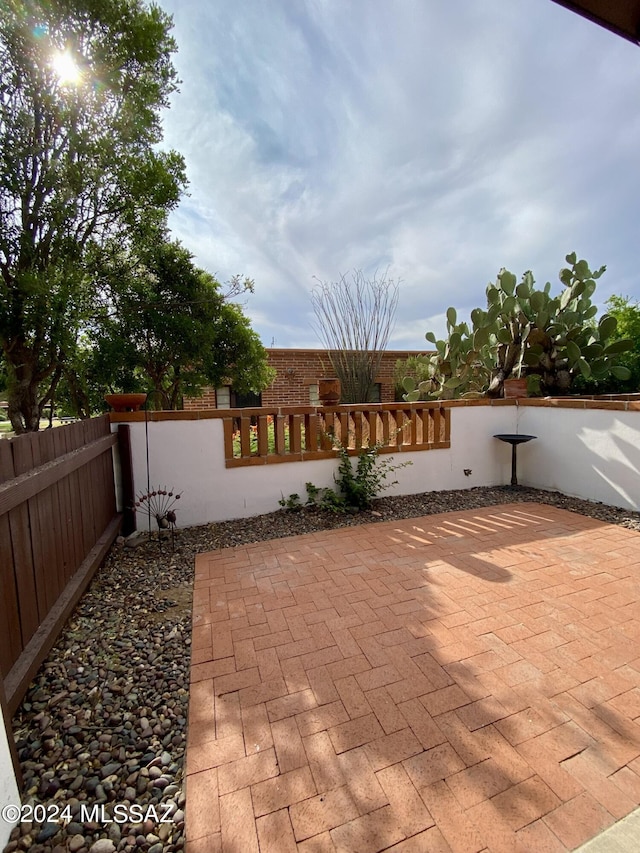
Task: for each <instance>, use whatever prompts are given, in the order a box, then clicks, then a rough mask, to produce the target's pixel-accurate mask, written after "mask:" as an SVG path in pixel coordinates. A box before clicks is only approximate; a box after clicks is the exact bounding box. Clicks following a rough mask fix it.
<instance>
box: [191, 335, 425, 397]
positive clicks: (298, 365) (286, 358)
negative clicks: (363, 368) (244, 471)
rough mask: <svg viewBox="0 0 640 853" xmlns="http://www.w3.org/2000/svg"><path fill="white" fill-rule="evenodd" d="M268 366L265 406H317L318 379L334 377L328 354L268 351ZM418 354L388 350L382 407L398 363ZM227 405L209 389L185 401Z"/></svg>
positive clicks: (392, 387)
mask: <svg viewBox="0 0 640 853" xmlns="http://www.w3.org/2000/svg"><path fill="white" fill-rule="evenodd" d="M267 354H268V357H269V364H270V366H271V367H274V368H275V369H276V371H277V375H276V378H275V380H274V382H273V384H272V385H271V386H270V387H269V388H267V389H265V390H264V391H263V392H262V405H263V406H308V405H310V404H311V405H314V404H315V403H316V402H317V383H318V379H326V378H329V377H332V376H333V375H334V370H333V368H332V367H331V363H330V361H329V356H328V354H327V350H324V349H267ZM418 354H419V351H418V350H386V351H385V352H384V354H383V356H382V362H381V364H380V370H379V372H378V376H377V377H376V381H377V382H379V383H380V385H381V388H380V391H381V395H380V402H381V403H393V402H394V400H395V382H394V372H395V367H396V362H397V361H398V359H405V358H408V357H409V356H411V355H418ZM224 405H225V402H224V401H223V400H217V398H216V392H215V391H214V389H212V388H207V389H206V390H205V392H204V394H203V395H202V397H198V398H185V400H184V408H185V409H215V408H217V407H218V406H220V408H222V407H223V406H224ZM226 405H228V403H226Z"/></svg>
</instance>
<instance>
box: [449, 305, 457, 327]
mask: <svg viewBox="0 0 640 853" xmlns="http://www.w3.org/2000/svg"><path fill="white" fill-rule="evenodd" d="M457 319H458V315H457V313H456V309H455V308H447V322H448V323H449V325H451V326H455V324H456V320H457Z"/></svg>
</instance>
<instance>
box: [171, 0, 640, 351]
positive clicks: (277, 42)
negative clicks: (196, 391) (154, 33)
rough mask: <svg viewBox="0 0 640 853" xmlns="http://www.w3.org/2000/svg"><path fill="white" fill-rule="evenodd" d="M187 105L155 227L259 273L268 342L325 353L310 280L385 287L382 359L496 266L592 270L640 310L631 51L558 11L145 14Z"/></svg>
mask: <svg viewBox="0 0 640 853" xmlns="http://www.w3.org/2000/svg"><path fill="white" fill-rule="evenodd" d="M159 4H160V5H161V7H162V8H163V9H165V11H167V12H169V13H170V14H171V15H173V18H174V30H173V35H174V37H175V39H176V41H177V43H178V47H179V50H178V54H177V55H176V57H175V64H176V67H177V69H178V73H179V76H180V78H181V80H182V84H181V86H180V92H179V93H177V94H176V95H175V96H174V98H173V101H172V107H171V109H170V110H169V111H167V112H166V113H165V115H164V128H165V140H164V147H172V148H176V149H177V150H178V151H180V152H181V153H182V154H183V155H184V157H185V158H186V163H187V172H188V177H189V181H190V186H189V196H188V197H185V198H184V199H183V201H182V203H181V205H180V208H179V210H178V211H177V212H175V213H174V214H172V216H171V219H170V225H171V228H172V232H173V235H174V236H175V237H177V238H178V239H180V240H181V241H182V242H183V243H184V245H185V246H186V247H187V248H188V249H190V251H191V252H193V254H194V256H195V259H196V263H198V265H200V266H202V267H204V268H206V269H208V270H209V271H210V272H212V273H214V274H216V275H217V276H218V278H219V279H220V280H221V281H225V280H228V279H229V278H230V277H231V276H232V275H233V274H235V273H240V274H242V275H248V276H250V277H251V278H253V279H255V284H256V289H255V294H254V295H252V296H249V297H248V299H247V301H246V304H245V311H246V313H247V314H248V315H249V316H250V317H251V320H252V322H253V325H254V328H255V329H256V331H257V332H258V333H259V334H260V337H261V339H262V341H263V343H264V344H265V345H266V346H271V345H274V346H278V347H288V346H292V347H294V346H295V347H314V346H318V345H319V341H318V338H317V337H316V335H315V333H314V331H313V328H312V324H313V313H312V309H311V303H310V298H309V293H310V290H311V288H312V287H313V285H314V276H315V277H317V278H319V279H321V280H325V281H333V280H337V279H338V278H339V277H340V275H341V274H343V273H349V272H350V271H351V270H353V269H354V268H359V269H363V270H364V271H365V273H367V274H369V275H372V274H373V273H374V272H375V271H376V269H377V270H379V271H384V270H386V269H387V268H388V270H389V272H388V274H389V276H390V277H392V278H394V279H400V280H401V285H400V298H399V303H398V310H397V320H396V326H395V330H394V333H393V335H392V338H391V341H390V347H392V348H396V349H404V348H407V349H422V348H426V347H427V344H426V341H425V339H424V334H425V332H427V331H429V330H433V331H435V332H436V334H438V335H442V334H444V330H445V320H444V312H445V311H446V308H447V307H448V306H449V305H454V306H455V307H456V308H457V309H458V312H459V313H462V314H463V315H466V316H468V313H469V311H470V310H471V309H472V308H473V307H475V306H478V305H480V306H483V305H484V291H485V287H486V285H487V283H488V282H489V281H492V280H494V279H495V276H496V274H497V272H498V270H499V269H500V268H501V267H503V266H505V267H507V268H508V269H511V270H512V271H513V272H514V273H516V274H517V275H518V276H520V274H521V273H522V272H524V271H525V270H527V269H531V270H533V273H534V275H535V278H536V281H537V282H538V283H539V284H541V285H542V284H544V282H546V281H547V280H550V281H551V282H552V283H553V284H554V290H555V289H556V285H557V288H558V289H559V288H560V287H561V285H560V283H559V282H558V279H557V275H558V271H559V269H560V267H561V266H562V265H563V263H564V257H565V255H566V254H567V253H568V252H571V251H574V250H575V251H576V252H577V253H578V255H579V256H580V257H584V258H586V259H587V261H589V262H590V264H591V266H592V268H596V267H599V266H601V265H602V264H606V265H607V272H606V274H605V275H604V276H603V278H602V279H601V280H600V282H599V284H598V290H597V291H596V299H597V301H598V302H599V303H603V302H604V300H605V299H606V298H607V297H608V296H609V295H611V294H612V293H617V294H622V295H625V296H630V297H632V298H633V299H639V298H640V278H639V276H638V266H639V261H640V258H639V257H638V248H639V247H640V162H639V160H638V157H639V152H640V108H639V99H640V48H638V47H636V46H634V45H632V44H631V43H629V42H626V41H625V40H623V39H621V38H619V37H617V36H614V35H613V34H611V33H609V32H608V31H606V30H604V29H602V28H600V27H598V26H596V25H594V24H591V23H589V22H588V21H585V20H584V19H582V18H580V17H579V16H577V15H575V14H573V13H570V12H568V11H567V10H566V9H564V8H562V7H560V6H558V5H557V4H555V3H553V2H551V0H482V2H481V3H479V2H478V0H450V2H447V0H268V2H264V0H241V2H238V3H230V2H228V0H207V2H202V0H159Z"/></svg>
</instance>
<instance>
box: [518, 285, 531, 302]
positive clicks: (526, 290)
mask: <svg viewBox="0 0 640 853" xmlns="http://www.w3.org/2000/svg"><path fill="white" fill-rule="evenodd" d="M516 296H517V297H518V299H529V297H530V296H531V288H530V287H529V285H528V284H527V282H526V281H521V282H520V284H519V285H518V286H517V287H516Z"/></svg>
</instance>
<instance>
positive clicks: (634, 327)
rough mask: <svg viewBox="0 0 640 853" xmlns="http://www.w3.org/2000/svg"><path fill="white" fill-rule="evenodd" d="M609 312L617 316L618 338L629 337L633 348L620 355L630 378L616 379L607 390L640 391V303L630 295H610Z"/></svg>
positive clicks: (607, 302)
mask: <svg viewBox="0 0 640 853" xmlns="http://www.w3.org/2000/svg"><path fill="white" fill-rule="evenodd" d="M605 304H606V306H607V312H608V313H609V314H610V315H611V316H612V317H615V319H616V322H617V329H616V333H615V337H616V339H625V338H626V339H628V340H630V341H631V342H632V348H631V349H630V350H629V351H628V352H625V353H623V354H622V355H621V356H620V364H622V365H624V366H625V367H626V368H627V369H628V370H629V374H630V375H629V378H628V379H626V380H625V379H616V380H615V382H614V383H610V384H609V386H608V387H607V388H606V390H607V391H621V392H626V393H635V392H638V391H640V303H639V302H638V301H637V300H636V301H635V302H633V301H632V300H631V299H630V298H629V297H628V296H626V297H625V296H615V295H614V296H610V297H609V299H607V301H606V303H605Z"/></svg>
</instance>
